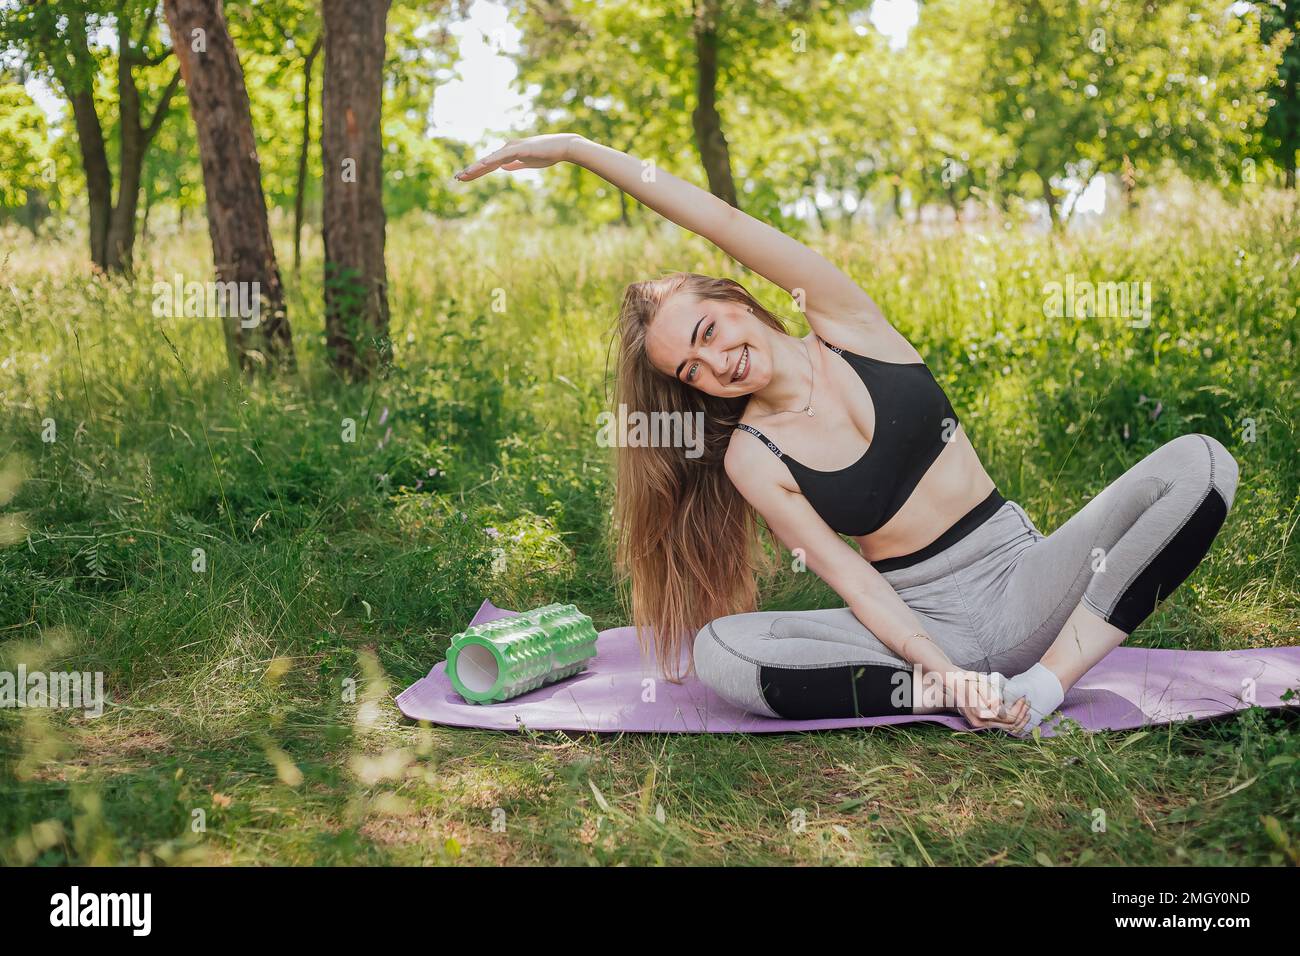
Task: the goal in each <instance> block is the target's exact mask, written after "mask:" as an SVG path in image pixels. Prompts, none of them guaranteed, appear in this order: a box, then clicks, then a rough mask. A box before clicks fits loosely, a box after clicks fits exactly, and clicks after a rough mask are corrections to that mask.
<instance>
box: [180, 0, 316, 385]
mask: <svg viewBox="0 0 1300 956" xmlns="http://www.w3.org/2000/svg"><path fill="white" fill-rule="evenodd" d="M163 9H164V12H165V13H166V15H167V25H168V28H169V29H170V30H171V35H172V36H173V37H175V38H177V40H178V41H179V42H178V43H177V44H176V47H175V51H176V57H177V59H178V60H179V61H180V67H181V74H182V75H183V76H184V78H185V92H186V98H187V99H188V100H189V104H190V115H191V116H192V117H193V118H194V127H195V129H196V130H197V132H198V140H199V160H200V165H201V166H202V168H203V190H204V194H205V196H206V199H207V213H208V235H209V236H210V237H211V239H212V258H213V262H214V264H215V266H216V274H217V280H218V282H222V283H237V284H238V285H236V286H234V287H233V288H237V289H238V290H239V300H240V302H247V303H248V304H249V305H254V306H255V308H256V309H257V314H256V319H255V321H254V318H253V317H252V316H248V315H240V314H239V312H240V310H238V309H232V308H229V307H228V308H227V309H226V310H225V311H226V312H227V313H228V314H227V315H225V316H223V317H222V327H223V329H224V330H225V335H226V345H227V350H228V352H229V353H230V354H231V356H232V358H233V360H234V361H235V363H236V364H237V365H238V366H239V368H240V369H241V370H242V371H244V372H246V373H248V372H253V371H256V370H258V368H259V366H262V365H264V366H266V367H267V368H269V369H271V370H273V371H275V370H279V369H285V370H290V371H292V370H293V369H294V368H295V364H296V363H295V359H294V352H293V339H292V337H291V336H290V330H289V320H288V318H287V317H286V315H285V307H284V290H283V288H282V287H281V285H280V269H279V267H278V266H277V265H276V261H275V248H274V246H273V245H272V243H271V228H270V224H269V223H268V221H267V217H266V200H265V198H264V197H263V195H262V178H261V166H260V164H259V163H258V160H257V143H256V140H255V139H254V138H253V118H252V114H251V112H250V110H249V104H248V91H247V90H246V89H245V87H244V72H243V70H242V69H241V68H240V65H239V57H238V56H237V55H236V53H235V45H234V42H233V41H232V40H231V38H230V32H229V31H228V30H227V29H226V20H225V16H224V15H223V13H222V10H221V0H164V2H163ZM196 30H198V31H202V33H200V34H197V36H201V37H203V39H204V43H205V44H206V49H199V50H195V49H194V48H193V47H194V46H195V45H197V44H196V43H195V42H194V41H193V39H192V38H193V37H194V36H196V34H195V31H196ZM228 288H229V287H228ZM226 301H227V305H228V306H229V297H228V298H227V300H226ZM232 312H233V313H235V314H229V313H232ZM246 324H247V325H249V328H245V327H244V326H245V325H246Z"/></svg>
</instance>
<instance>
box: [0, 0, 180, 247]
mask: <svg viewBox="0 0 1300 956" xmlns="http://www.w3.org/2000/svg"><path fill="white" fill-rule="evenodd" d="M157 14H158V10H157V4H156V3H155V2H152V0H150V2H144V0H118V2H109V0H61V2H59V3H51V2H47V0H22V2H21V3H16V4H6V5H4V6H3V7H0V37H3V38H4V46H5V48H7V49H10V50H16V51H18V52H19V53H20V54H21V55H22V56H23V57H24V58H25V60H26V61H27V63H28V65H29V66H30V67H31V68H32V69H34V70H37V71H40V72H43V73H45V74H47V75H48V76H50V77H52V78H53V80H54V81H55V84H56V86H57V87H58V88H59V89H61V90H62V91H63V94H64V96H65V97H66V98H67V100H68V102H69V103H70V104H71V106H72V113H73V119H74V121H75V125H76V130H77V143H78V146H79V148H80V152H81V162H82V168H83V170H84V172H85V176H86V198H87V203H88V208H89V218H90V230H89V232H90V258H91V261H92V262H93V263H94V264H95V266H96V267H98V268H100V269H103V270H106V271H110V272H118V271H130V269H131V261H132V255H133V250H134V247H135V225H136V213H137V209H138V205H139V198H140V184H141V167H142V166H143V164H144V158H145V153H146V151H147V150H148V148H149V144H150V143H151V142H152V140H153V138H154V136H155V135H156V134H157V133H158V130H159V128H160V127H161V126H162V124H163V122H164V121H165V120H166V118H167V115H168V112H169V110H170V108H171V102H172V96H173V94H175V92H176V87H177V85H178V84H179V82H180V72H179V71H174V72H173V73H172V75H171V79H170V80H169V81H168V82H167V83H166V84H165V85H164V86H162V88H161V91H160V92H159V91H157V85H156V83H155V72H156V68H157V67H159V66H160V65H161V64H162V63H164V62H165V61H166V60H167V58H168V57H170V56H171V50H170V49H169V48H167V47H166V46H165V45H164V44H163V43H162V41H161V39H160V37H159V35H158V31H157V30H156V27H157ZM106 35H108V36H112V37H113V46H112V48H110V49H108V50H107V51H106V50H105V49H104V48H103V43H102V41H103V37H104V36H106ZM92 37H93V38H94V40H93V41H92ZM106 68H107V69H108V70H111V75H112V76H113V77H114V87H115V92H116V100H117V123H116V128H117V142H118V161H117V197H116V202H114V196H113V170H112V168H111V166H110V164H109V158H108V151H107V149H106V147H105V136H104V127H103V124H102V123H101V120H100V115H99V107H98V105H97V102H96V84H97V81H98V80H100V79H101V78H102V77H103V74H104V71H105V69H106ZM142 84H143V85H145V87H146V89H145V90H142V89H141V85H142ZM145 93H148V94H151V95H152V96H153V99H154V106H153V109H151V110H150V109H146V107H145V105H144V99H145V96H144V94H145Z"/></svg>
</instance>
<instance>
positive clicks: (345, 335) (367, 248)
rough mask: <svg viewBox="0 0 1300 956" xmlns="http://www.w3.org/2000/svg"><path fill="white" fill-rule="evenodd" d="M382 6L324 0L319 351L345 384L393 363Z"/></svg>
mask: <svg viewBox="0 0 1300 956" xmlns="http://www.w3.org/2000/svg"><path fill="white" fill-rule="evenodd" d="M389 3H390V0H368V2H366V3H362V4H357V3H353V2H350V0H323V2H322V4H321V14H322V18H323V21H324V33H325V78H324V84H323V90H322V107H321V157H322V163H323V166H324V182H323V186H324V206H323V209H322V227H323V228H322V232H323V236H324V240H325V330H326V348H327V350H328V351H329V353H330V361H331V362H332V364H333V365H334V367H335V369H336V370H338V372H339V373H340V374H341V375H343V376H344V377H345V378H349V379H364V378H368V377H369V376H370V374H371V373H372V372H373V371H374V370H375V368H376V367H377V366H384V365H387V364H389V363H390V362H391V360H392V343H391V341H390V340H389V338H388V277H387V272H386V269H385V266H384V225H385V218H384V203H383V143H382V140H381V135H380V108H381V106H382V103H383V68H384V30H385V24H386V20H387V17H388V7H389Z"/></svg>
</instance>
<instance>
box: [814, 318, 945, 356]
mask: <svg viewBox="0 0 1300 956" xmlns="http://www.w3.org/2000/svg"><path fill="white" fill-rule="evenodd" d="M814 331H815V332H816V333H817V335H818V336H819V337H820V338H821V340H822V341H823V342H825V343H826V344H827V345H829V346H831V347H833V348H837V349H840V350H842V351H844V352H849V353H851V354H853V355H863V356H866V357H867V358H874V359H879V360H880V361H882V362H899V363H905V362H924V361H925V359H924V358H923V357H922V355H921V353H920V352H918V351H917V350H916V347H915V346H913V345H912V343H911V342H909V341H908V340H907V337H906V336H905V335H903V333H902V332H900V331H898V329H896V328H894V326H893V325H892V324H891V323H890V322H887V321H886V320H885V319H884V317H883V316H882V317H878V318H872V317H867V316H863V317H859V318H847V319H846V318H840V319H836V320H827V319H825V318H821V319H820V320H819V321H817V322H816V324H815V325H814Z"/></svg>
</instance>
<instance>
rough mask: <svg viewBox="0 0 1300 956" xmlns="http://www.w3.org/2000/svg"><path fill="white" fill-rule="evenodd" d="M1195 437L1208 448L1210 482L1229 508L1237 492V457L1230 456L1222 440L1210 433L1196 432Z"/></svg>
mask: <svg viewBox="0 0 1300 956" xmlns="http://www.w3.org/2000/svg"><path fill="white" fill-rule="evenodd" d="M1196 437H1197V438H1200V439H1202V440H1203V441H1204V442H1205V444H1206V446H1207V447H1208V450H1209V455H1210V483H1211V484H1212V485H1213V486H1214V488H1215V490H1216V491H1218V492H1219V494H1220V495H1221V496H1222V498H1223V504H1224V506H1225V507H1226V508H1227V509H1229V510H1231V508H1232V499H1233V498H1234V497H1235V496H1236V494H1237V479H1238V477H1239V468H1238V466H1237V459H1236V458H1234V457H1233V456H1232V452H1230V451H1228V449H1227V448H1225V447H1224V445H1223V442H1221V441H1219V440H1218V439H1217V438H1215V437H1213V436H1212V435H1201V434H1198V435H1197V436H1196Z"/></svg>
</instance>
